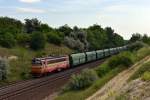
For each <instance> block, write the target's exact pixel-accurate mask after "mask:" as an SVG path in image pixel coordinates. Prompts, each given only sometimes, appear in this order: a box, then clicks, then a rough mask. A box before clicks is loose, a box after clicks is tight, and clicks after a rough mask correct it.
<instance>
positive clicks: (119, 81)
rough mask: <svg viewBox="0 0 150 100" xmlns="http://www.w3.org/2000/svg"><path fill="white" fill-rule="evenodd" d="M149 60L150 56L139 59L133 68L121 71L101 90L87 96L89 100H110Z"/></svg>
mask: <svg viewBox="0 0 150 100" xmlns="http://www.w3.org/2000/svg"><path fill="white" fill-rule="evenodd" d="M148 61H150V56H148V57H146V58H144V59H143V60H141V61H139V62H138V63H136V64H135V65H133V66H132V67H131V68H129V69H127V70H124V71H123V72H121V73H119V74H118V75H117V76H115V77H114V78H113V79H112V80H110V81H109V82H108V83H107V84H106V85H104V86H103V87H102V88H101V89H100V90H99V91H97V92H96V93H95V94H93V95H92V96H91V97H89V98H87V100H108V99H109V97H110V96H111V97H114V96H115V95H116V94H118V92H119V90H120V89H121V88H122V87H123V86H124V85H125V84H126V83H127V80H128V79H129V78H130V76H131V75H133V73H134V72H135V71H137V70H138V68H139V67H140V66H141V65H142V64H144V63H146V62H148ZM111 100H113V98H111Z"/></svg>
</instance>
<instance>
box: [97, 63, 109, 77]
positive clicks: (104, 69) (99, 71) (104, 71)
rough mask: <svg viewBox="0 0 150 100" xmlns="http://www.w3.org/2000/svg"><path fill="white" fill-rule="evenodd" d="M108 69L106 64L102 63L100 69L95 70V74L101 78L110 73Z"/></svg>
mask: <svg viewBox="0 0 150 100" xmlns="http://www.w3.org/2000/svg"><path fill="white" fill-rule="evenodd" d="M110 70H111V69H110V67H109V66H108V62H105V63H103V64H102V65H101V66H100V67H98V68H96V72H97V74H98V76H99V77H103V76H104V75H106V74H107V73H108V72H109V71H110Z"/></svg>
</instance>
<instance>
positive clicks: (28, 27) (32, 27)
mask: <svg viewBox="0 0 150 100" xmlns="http://www.w3.org/2000/svg"><path fill="white" fill-rule="evenodd" d="M40 29H41V22H40V21H39V20H38V19H36V18H33V19H25V31H26V33H32V32H36V31H37V32H38V31H40Z"/></svg>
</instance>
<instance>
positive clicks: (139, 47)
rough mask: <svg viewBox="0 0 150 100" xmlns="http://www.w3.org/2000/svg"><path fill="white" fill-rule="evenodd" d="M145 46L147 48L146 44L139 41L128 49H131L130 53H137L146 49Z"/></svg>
mask: <svg viewBox="0 0 150 100" xmlns="http://www.w3.org/2000/svg"><path fill="white" fill-rule="evenodd" d="M144 46H145V44H144V43H143V42H139V41H137V42H135V43H133V44H132V45H130V46H129V47H128V49H129V50H130V51H137V50H139V49H141V48H142V47H144Z"/></svg>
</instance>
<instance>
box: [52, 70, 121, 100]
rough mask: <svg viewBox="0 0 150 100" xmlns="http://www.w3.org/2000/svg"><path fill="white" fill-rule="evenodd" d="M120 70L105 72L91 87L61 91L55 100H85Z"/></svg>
mask: <svg viewBox="0 0 150 100" xmlns="http://www.w3.org/2000/svg"><path fill="white" fill-rule="evenodd" d="M122 70H123V68H115V69H113V70H111V71H110V72H109V73H107V74H106V75H105V76H104V77H102V78H100V79H99V80H97V81H96V82H95V83H94V84H93V85H92V86H91V87H89V88H87V89H84V90H80V91H70V92H66V93H63V94H62V95H60V96H58V97H57V98H56V99H55V100H85V99H86V98H87V97H89V96H90V95H92V94H93V93H94V92H96V91H97V90H98V89H100V88H101V87H102V86H103V85H104V84H105V83H107V82H108V81H109V80H110V79H112V78H113V77H114V76H116V75H117V74H118V73H119V72H121V71H122Z"/></svg>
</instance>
